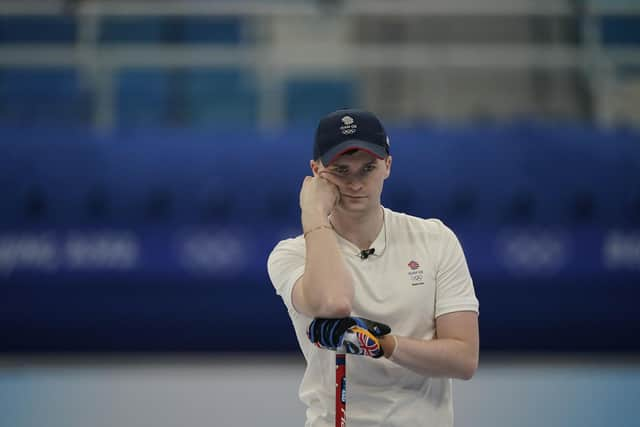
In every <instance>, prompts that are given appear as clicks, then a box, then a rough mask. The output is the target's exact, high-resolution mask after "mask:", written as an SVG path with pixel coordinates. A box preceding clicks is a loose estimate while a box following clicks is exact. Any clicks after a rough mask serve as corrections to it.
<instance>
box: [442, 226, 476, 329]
mask: <svg viewBox="0 0 640 427" xmlns="http://www.w3.org/2000/svg"><path fill="white" fill-rule="evenodd" d="M441 242H442V246H441V252H440V257H439V262H438V267H437V272H436V310H435V317H439V316H442V315H443V314H447V313H452V312H456V311H475V312H478V308H479V303H478V299H477V298H476V295H475V291H474V289H473V281H472V279H471V274H470V273H469V268H468V266H467V261H466V259H465V256H464V252H463V250H462V246H461V245H460V242H459V240H458V238H457V237H456V235H455V234H454V233H453V231H451V229H449V228H448V227H447V226H445V225H444V224H442V230H441Z"/></svg>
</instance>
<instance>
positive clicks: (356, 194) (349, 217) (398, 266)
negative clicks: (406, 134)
mask: <svg viewBox="0 0 640 427" xmlns="http://www.w3.org/2000/svg"><path fill="white" fill-rule="evenodd" d="M391 163H392V158H391V155H390V154H389V140H388V137H387V135H386V132H385V130H384V128H383V126H382V124H381V123H380V121H379V120H378V118H377V117H376V116H375V115H373V114H372V113H370V112H366V111H362V110H354V109H350V110H339V111H335V112H333V113H331V114H329V115H328V116H326V117H324V118H323V119H321V120H320V123H319V124H318V127H317V130H316V136H315V143H314V158H313V160H311V162H310V166H311V171H312V174H313V176H307V177H305V179H304V182H303V184H302V189H301V191H300V208H301V212H302V214H301V220H302V230H303V234H302V235H301V236H298V237H297V238H295V239H288V240H284V241H282V242H280V243H279V244H278V245H277V246H276V247H275V248H274V250H273V252H272V253H271V255H270V257H269V260H268V270H269V276H270V278H271V281H272V282H273V285H274V287H275V288H276V291H277V292H278V294H279V295H280V296H281V297H282V299H283V300H284V303H285V305H286V307H287V309H288V312H289V315H290V317H291V320H292V322H293V325H294V328H295V331H296V335H297V338H298V342H299V345H300V348H301V350H302V353H303V354H304V357H305V359H306V362H307V367H306V371H305V374H304V378H303V380H302V384H301V386H300V399H301V400H302V402H303V403H304V404H305V405H306V406H307V421H306V424H305V426H307V427H310V426H313V427H325V426H332V425H333V424H334V412H335V410H334V402H335V400H334V399H335V395H334V393H335V384H334V378H335V365H334V360H335V357H334V352H333V351H331V350H340V351H346V352H347V353H354V354H359V355H349V356H348V363H347V365H348V373H347V376H348V384H349V385H348V390H347V395H348V397H347V401H348V405H347V425H348V426H349V427H356V426H367V427H371V426H385V427H388V426H398V427H407V426H438V427H443V426H452V425H453V403H452V395H451V387H452V381H451V378H460V379H469V378H471V377H472V375H473V374H474V372H475V370H476V367H477V364H478V348H479V344H478V343H479V338H478V301H477V299H476V297H475V293H474V289H473V284H472V281H471V277H470V274H469V270H468V268H467V264H466V260H465V257H464V254H463V251H462V248H461V246H460V244H459V242H458V239H457V238H456V236H455V235H454V233H453V232H452V231H451V230H450V229H449V228H447V227H446V226H445V225H443V223H442V222H440V221H439V220H436V219H426V220H425V219H421V218H417V217H413V216H409V215H406V214H402V213H397V212H394V211H392V210H390V209H388V208H384V207H383V206H382V205H381V203H380V197H381V194H382V187H383V183H384V181H385V179H387V178H388V177H389V175H390V172H391ZM367 319H371V320H367ZM354 334H358V335H359V334H365V335H367V336H368V338H370V339H371V341H369V344H373V345H366V346H362V345H359V344H358V340H357V339H353V338H354ZM382 356H384V357H382Z"/></svg>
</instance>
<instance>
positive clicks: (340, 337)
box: [307, 317, 391, 358]
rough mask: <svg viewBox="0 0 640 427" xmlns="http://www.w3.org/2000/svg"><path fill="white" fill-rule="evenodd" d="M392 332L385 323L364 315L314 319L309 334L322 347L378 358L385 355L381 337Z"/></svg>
mask: <svg viewBox="0 0 640 427" xmlns="http://www.w3.org/2000/svg"><path fill="white" fill-rule="evenodd" d="M390 332H391V328H390V327H389V326H387V325H385V324H384V323H378V322H374V321H373V320H369V319H365V318H362V317H344V318H342V319H322V318H317V319H314V320H313V321H312V322H311V324H310V325H309V329H308V330H307V336H308V337H309V339H310V340H311V342H312V343H314V344H315V345H317V346H318V347H320V348H325V349H328V350H333V351H340V352H343V353H348V354H358V355H361V356H369V357H374V358H378V357H381V356H382V355H384V350H383V348H382V345H381V344H380V340H379V338H380V337H382V336H384V335H387V334H388V333H390Z"/></svg>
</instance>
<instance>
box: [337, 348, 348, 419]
mask: <svg viewBox="0 0 640 427" xmlns="http://www.w3.org/2000/svg"><path fill="white" fill-rule="evenodd" d="M346 425H347V358H346V355H345V354H344V353H336V427H345V426H346Z"/></svg>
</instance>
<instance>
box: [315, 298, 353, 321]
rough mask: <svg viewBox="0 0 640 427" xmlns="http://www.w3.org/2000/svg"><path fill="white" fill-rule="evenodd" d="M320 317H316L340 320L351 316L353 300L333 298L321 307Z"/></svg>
mask: <svg viewBox="0 0 640 427" xmlns="http://www.w3.org/2000/svg"><path fill="white" fill-rule="evenodd" d="M318 311H319V315H318V316H316V317H326V318H330V319H339V318H342V317H348V316H350V315H351V300H349V299H348V298H331V299H329V300H327V301H325V302H324V304H322V306H321V307H319V310H318Z"/></svg>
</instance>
